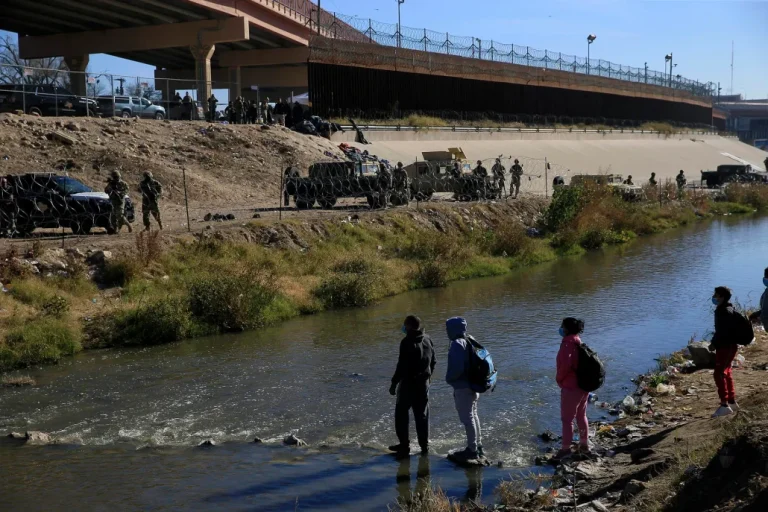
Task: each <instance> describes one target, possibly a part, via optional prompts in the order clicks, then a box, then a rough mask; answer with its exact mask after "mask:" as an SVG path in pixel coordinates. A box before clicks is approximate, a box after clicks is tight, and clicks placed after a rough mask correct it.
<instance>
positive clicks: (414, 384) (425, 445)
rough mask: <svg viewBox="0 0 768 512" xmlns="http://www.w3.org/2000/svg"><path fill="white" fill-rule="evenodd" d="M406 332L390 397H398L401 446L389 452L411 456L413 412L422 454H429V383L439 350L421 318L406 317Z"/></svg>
mask: <svg viewBox="0 0 768 512" xmlns="http://www.w3.org/2000/svg"><path fill="white" fill-rule="evenodd" d="M403 332H404V333H405V338H403V340H402V341H401V342H400V356H399V358H398V360H397V369H396V370H395V375H393V376H392V385H391V386H390V388H389V394H391V395H397V404H396V405H395V432H396V433H397V439H398V441H399V443H398V444H396V445H393V446H390V447H389V449H390V451H393V452H395V453H397V454H400V455H407V454H409V453H410V439H409V432H408V411H409V410H410V409H413V418H414V420H415V422H416V435H417V437H418V439H419V446H421V453H422V454H426V453H428V452H429V383H430V381H431V378H432V372H433V371H434V370H435V364H437V360H436V359H435V348H434V346H433V345H432V340H431V339H430V338H429V336H427V335H426V334H424V327H423V326H422V324H421V320H420V319H419V317H417V316H412V315H411V316H408V317H406V319H405V322H404V323H403Z"/></svg>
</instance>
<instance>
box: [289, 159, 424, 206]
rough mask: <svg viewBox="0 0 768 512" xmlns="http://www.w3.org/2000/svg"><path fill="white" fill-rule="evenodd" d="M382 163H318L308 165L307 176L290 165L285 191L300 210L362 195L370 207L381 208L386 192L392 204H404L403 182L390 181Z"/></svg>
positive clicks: (405, 199)
mask: <svg viewBox="0 0 768 512" xmlns="http://www.w3.org/2000/svg"><path fill="white" fill-rule="evenodd" d="M383 165H386V164H383V163H381V162H374V161H361V162H349V161H344V162H318V163H314V164H312V165H311V166H310V167H309V176H307V177H301V176H299V173H298V170H297V169H295V168H293V169H292V170H289V171H288V172H287V176H286V180H285V191H286V192H287V194H288V195H289V196H293V199H294V202H295V203H296V208H298V209H300V210H305V209H307V208H312V207H313V206H314V205H315V203H318V204H319V205H320V206H321V207H323V208H333V206H334V205H335V204H336V202H337V200H338V199H339V198H343V197H365V198H366V200H367V201H368V206H370V207H371V208H383V207H385V206H386V197H385V196H386V195H389V196H390V201H392V202H393V204H396V205H399V204H407V202H408V199H409V194H408V190H407V184H399V185H396V184H393V183H392V177H391V176H392V174H391V171H390V174H389V176H386V175H385V174H384V173H383V172H382V168H381V167H382V166H383ZM403 201H405V203H403Z"/></svg>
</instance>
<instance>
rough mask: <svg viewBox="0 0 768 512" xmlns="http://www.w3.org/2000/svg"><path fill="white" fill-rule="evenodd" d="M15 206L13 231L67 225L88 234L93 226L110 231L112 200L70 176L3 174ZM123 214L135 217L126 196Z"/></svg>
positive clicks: (18, 231) (29, 231)
mask: <svg viewBox="0 0 768 512" xmlns="http://www.w3.org/2000/svg"><path fill="white" fill-rule="evenodd" d="M5 179H6V180H7V183H8V188H9V192H10V193H11V194H12V196H13V203H14V206H15V208H16V232H17V233H18V235H19V236H28V235H29V234H31V233H32V231H34V230H35V228H60V227H65V228H70V229H71V230H72V231H73V232H74V233H76V234H80V235H87V234H88V233H90V232H91V229H93V228H94V227H100V228H104V229H106V230H107V232H108V233H111V232H113V229H112V227H111V226H110V223H109V217H110V214H111V212H112V203H110V201H109V197H108V196H107V194H105V193H104V192H96V191H94V190H93V189H92V188H90V187H88V186H87V185H85V184H83V183H81V182H80V181H78V180H76V179H74V178H70V177H69V176H64V175H58V174H51V173H30V174H21V175H12V176H6V177H5ZM125 216H126V219H128V221H129V222H133V221H134V219H135V212H134V206H133V202H132V201H131V200H130V198H129V197H127V196H126V198H125Z"/></svg>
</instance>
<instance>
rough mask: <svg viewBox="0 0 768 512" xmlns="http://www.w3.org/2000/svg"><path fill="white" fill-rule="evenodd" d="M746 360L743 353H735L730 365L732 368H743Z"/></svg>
mask: <svg viewBox="0 0 768 512" xmlns="http://www.w3.org/2000/svg"><path fill="white" fill-rule="evenodd" d="M746 362H747V360H746V358H745V357H744V356H743V355H741V354H739V355H737V356H736V357H735V358H734V360H733V363H731V367H733V368H743V367H744V363H746Z"/></svg>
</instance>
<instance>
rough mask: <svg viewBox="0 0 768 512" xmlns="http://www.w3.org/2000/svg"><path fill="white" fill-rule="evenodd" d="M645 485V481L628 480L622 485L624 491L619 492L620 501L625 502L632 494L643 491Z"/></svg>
mask: <svg viewBox="0 0 768 512" xmlns="http://www.w3.org/2000/svg"><path fill="white" fill-rule="evenodd" d="M645 487H646V485H645V483H643V482H641V481H640V480H630V481H629V483H628V484H627V485H626V486H625V487H624V491H622V493H621V498H620V501H622V502H624V503H626V502H627V501H629V500H630V499H631V498H632V497H633V496H636V495H638V494H640V493H641V492H643V491H644V490H645Z"/></svg>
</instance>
